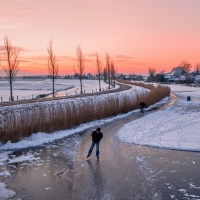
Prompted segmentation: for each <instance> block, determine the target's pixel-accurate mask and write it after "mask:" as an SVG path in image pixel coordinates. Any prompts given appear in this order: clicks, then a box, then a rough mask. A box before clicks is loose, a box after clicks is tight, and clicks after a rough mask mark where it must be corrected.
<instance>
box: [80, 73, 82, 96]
mask: <svg viewBox="0 0 200 200" xmlns="http://www.w3.org/2000/svg"><path fill="white" fill-rule="evenodd" d="M80 85H81V94H83V91H82V78H81V77H80Z"/></svg>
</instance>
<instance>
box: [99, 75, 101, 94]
mask: <svg viewBox="0 0 200 200" xmlns="http://www.w3.org/2000/svg"><path fill="white" fill-rule="evenodd" d="M100 81H101V80H100V75H99V91H100V92H101V83H100Z"/></svg>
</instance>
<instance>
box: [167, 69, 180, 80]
mask: <svg viewBox="0 0 200 200" xmlns="http://www.w3.org/2000/svg"><path fill="white" fill-rule="evenodd" d="M182 73H183V71H182V69H181V68H180V67H177V68H176V69H175V70H173V71H172V72H171V73H168V74H164V79H165V81H166V82H174V81H175V80H178V79H179V77H180V76H181V75H182Z"/></svg>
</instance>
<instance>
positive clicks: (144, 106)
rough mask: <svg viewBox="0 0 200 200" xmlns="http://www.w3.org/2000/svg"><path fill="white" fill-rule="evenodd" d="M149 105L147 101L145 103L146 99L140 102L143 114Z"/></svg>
mask: <svg viewBox="0 0 200 200" xmlns="http://www.w3.org/2000/svg"><path fill="white" fill-rule="evenodd" d="M146 107H147V105H146V103H144V101H141V102H140V112H141V113H142V114H143V112H144V108H146Z"/></svg>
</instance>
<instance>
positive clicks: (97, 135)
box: [87, 128, 103, 160]
mask: <svg viewBox="0 0 200 200" xmlns="http://www.w3.org/2000/svg"><path fill="white" fill-rule="evenodd" d="M102 138H103V133H102V132H101V129H100V128H97V129H96V131H93V132H92V144H91V146H90V149H89V151H88V155H87V158H88V157H90V155H91V154H92V150H93V148H94V146H95V145H96V156H97V160H99V145H100V141H101V139H102Z"/></svg>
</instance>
